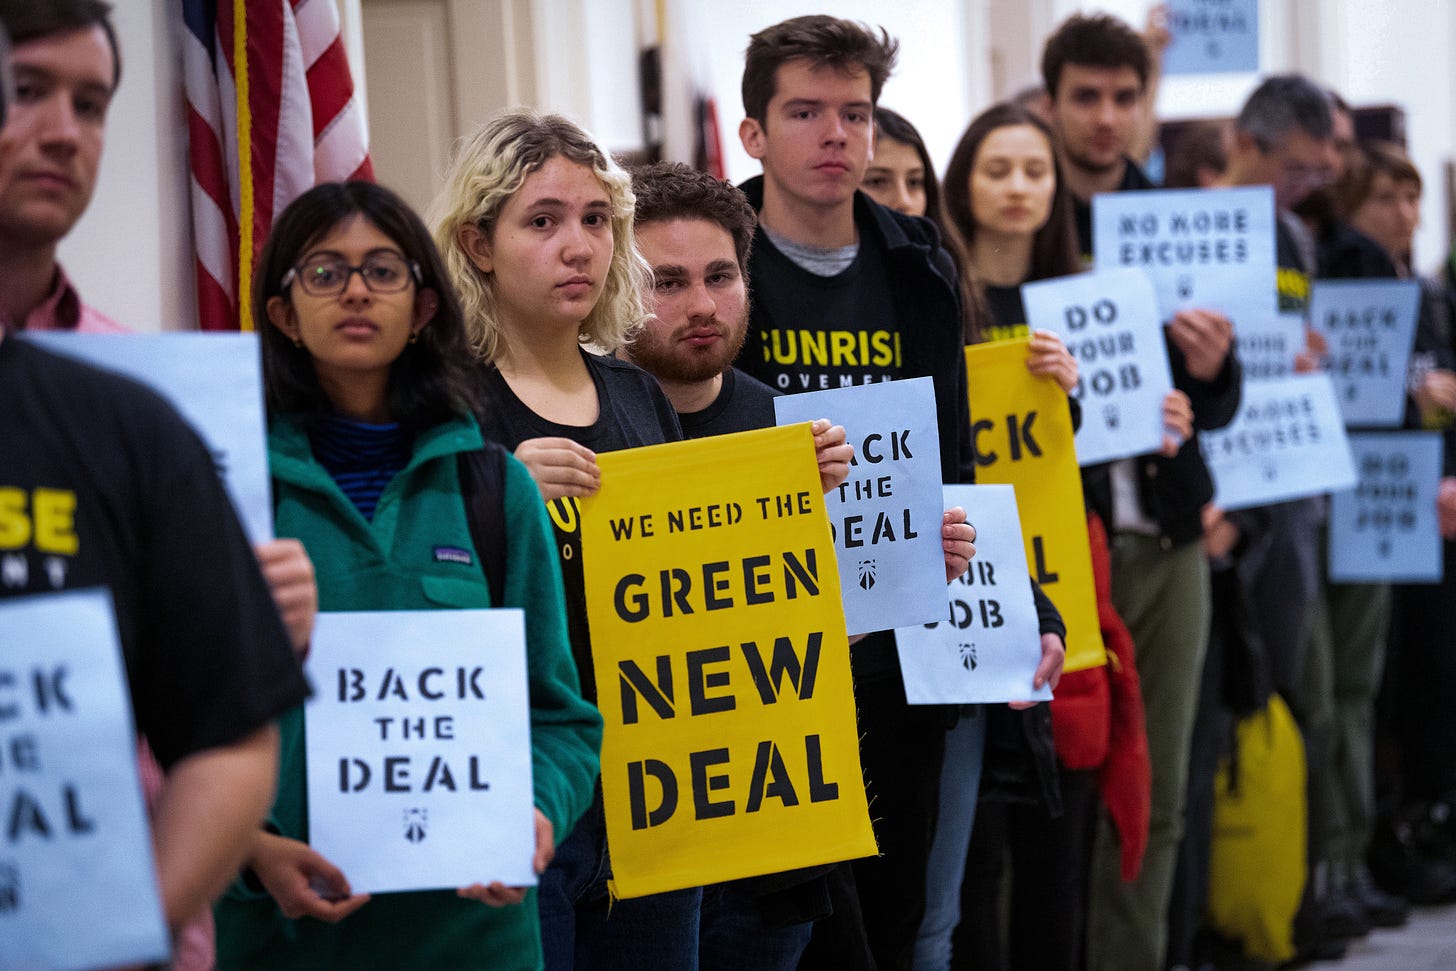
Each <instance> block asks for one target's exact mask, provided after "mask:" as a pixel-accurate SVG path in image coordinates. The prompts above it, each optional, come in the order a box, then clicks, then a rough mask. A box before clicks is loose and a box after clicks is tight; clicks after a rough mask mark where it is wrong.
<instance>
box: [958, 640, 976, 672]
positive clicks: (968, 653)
mask: <svg viewBox="0 0 1456 971" xmlns="http://www.w3.org/2000/svg"><path fill="white" fill-rule="evenodd" d="M960 647H961V667H963V668H965V669H966V670H967V671H974V670H976V665H977V663H979V662H978V661H977V660H976V645H974V644H962V645H961V646H960Z"/></svg>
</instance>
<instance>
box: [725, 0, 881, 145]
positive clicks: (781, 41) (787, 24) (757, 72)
mask: <svg viewBox="0 0 1456 971" xmlns="http://www.w3.org/2000/svg"><path fill="white" fill-rule="evenodd" d="M899 53H900V42H899V41H897V40H895V38H893V37H891V36H890V34H889V32H888V31H886V30H885V28H883V27H881V28H880V29H879V33H878V34H876V33H875V30H874V28H872V27H870V26H869V25H868V24H862V23H859V22H858V21H854V20H841V19H840V18H838V17H829V16H825V15H824V14H814V15H812V16H808V17H794V18H793V19H791V20H785V21H784V22H783V23H778V24H774V25H773V26H772V27H765V28H764V29H763V30H760V31H759V32H758V33H756V34H754V35H753V36H752V37H751V38H749V41H748V52H747V54H746V55H745V57H744V63H743V113H744V114H746V115H747V116H748V117H750V118H752V119H753V120H755V121H757V122H758V123H759V124H763V120H764V114H765V112H767V111H768V103H769V101H771V100H772V99H773V96H774V89H775V86H776V83H777V75H778V70H779V67H780V66H782V65H784V64H787V63H788V62H789V61H798V60H804V61H808V62H809V63H810V64H812V65H814V66H815V67H833V68H836V69H838V70H840V71H842V72H844V73H845V74H852V73H855V72H856V71H860V70H862V71H864V72H865V73H866V74H868V75H869V76H870V103H871V104H873V103H875V102H878V101H879V100H880V91H881V89H883V88H884V86H885V80H886V79H887V78H889V76H890V72H891V71H892V70H894V68H895V58H896V56H897V55H898V54H899Z"/></svg>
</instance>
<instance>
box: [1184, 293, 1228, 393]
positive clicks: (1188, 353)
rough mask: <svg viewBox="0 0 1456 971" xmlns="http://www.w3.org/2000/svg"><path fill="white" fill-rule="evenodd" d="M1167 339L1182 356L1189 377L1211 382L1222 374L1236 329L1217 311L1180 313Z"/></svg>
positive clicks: (1187, 311) (1186, 311)
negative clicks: (1219, 373)
mask: <svg viewBox="0 0 1456 971" xmlns="http://www.w3.org/2000/svg"><path fill="white" fill-rule="evenodd" d="M1168 337H1169V339H1171V340H1172V341H1173V344H1174V346H1175V347H1177V348H1178V350H1180V351H1182V352H1183V361H1184V364H1185V365H1186V366H1187V368H1188V373H1189V374H1190V375H1192V376H1193V377H1195V378H1197V379H1198V380H1200V381H1212V380H1213V379H1214V378H1216V377H1218V372H1220V371H1222V370H1223V362H1224V359H1225V358H1227V357H1228V352H1229V346H1230V345H1232V344H1233V337H1234V327H1233V324H1231V323H1230V322H1229V319H1228V318H1227V317H1225V316H1224V315H1223V314H1221V313H1219V312H1218V311H1216V310H1180V311H1178V312H1177V313H1176V314H1174V315H1173V321H1172V323H1170V324H1169V325H1168Z"/></svg>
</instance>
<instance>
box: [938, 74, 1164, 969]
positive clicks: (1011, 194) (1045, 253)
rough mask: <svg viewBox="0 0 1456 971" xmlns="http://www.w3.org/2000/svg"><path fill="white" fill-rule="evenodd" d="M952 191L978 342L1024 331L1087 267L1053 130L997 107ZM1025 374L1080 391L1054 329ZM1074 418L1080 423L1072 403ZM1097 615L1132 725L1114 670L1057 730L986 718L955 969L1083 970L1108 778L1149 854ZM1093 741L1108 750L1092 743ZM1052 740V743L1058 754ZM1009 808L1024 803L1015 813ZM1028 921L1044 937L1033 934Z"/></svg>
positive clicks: (1059, 709) (1069, 704)
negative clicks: (1094, 853) (1090, 882)
mask: <svg viewBox="0 0 1456 971" xmlns="http://www.w3.org/2000/svg"><path fill="white" fill-rule="evenodd" d="M944 196H945V200H946V202H945V206H946V214H947V220H948V222H949V224H950V226H951V232H952V234H953V238H954V239H955V240H956V241H957V243H958V245H959V246H960V248H961V249H962V251H963V261H964V265H965V266H966V268H967V275H968V279H969V281H970V282H971V284H972V287H973V292H972V294H971V298H972V299H975V300H978V301H980V302H983V303H984V305H986V306H987V307H988V308H989V314H988V318H989V319H988V322H987V324H986V325H985V326H984V327H983V329H982V334H981V335H979V336H980V339H982V340H998V339H1009V338H1013V337H1019V336H1025V335H1027V334H1028V332H1029V329H1028V325H1027V321H1026V313H1025V308H1024V306H1023V305H1022V301H1021V293H1020V286H1021V284H1023V283H1026V282H1031V281H1034V280H1042V279H1052V278H1055V277H1058V276H1065V275H1068V274H1072V273H1076V272H1079V271H1080V269H1081V264H1080V261H1079V260H1078V258H1077V254H1076V250H1075V248H1074V245H1073V243H1074V240H1075V237H1074V236H1073V234H1072V216H1071V201H1070V197H1069V195H1068V193H1067V189H1066V187H1065V185H1064V183H1063V182H1062V180H1061V179H1060V177H1059V165H1058V162H1057V158H1056V153H1055V149H1054V146H1053V140H1052V135H1051V132H1050V130H1049V129H1048V128H1047V126H1046V124H1045V123H1044V122H1042V121H1041V120H1040V119H1039V118H1037V117H1036V116H1035V115H1033V114H1032V113H1030V112H1028V111H1027V110H1025V109H1024V108H1021V107H1018V106H1016V105H1013V104H1010V103H1003V104H998V105H993V106H992V107H990V108H988V109H987V110H986V111H984V112H982V113H981V114H980V115H978V116H977V117H976V118H975V119H973V120H972V121H971V123H970V125H969V126H968V127H967V129H966V131H965V133H964V134H963V135H962V137H961V140H960V142H959V143H958V144H957V146H956V149H955V151H954V153H953V154H952V157H951V161H950V163H949V165H948V166H947V167H946V181H945V186H944ZM1027 366H1028V368H1029V369H1030V370H1031V371H1032V372H1033V373H1038V374H1043V375H1045V376H1047V377H1050V378H1052V379H1054V380H1056V381H1057V382H1058V384H1059V385H1060V386H1061V388H1062V389H1063V390H1064V391H1066V392H1068V393H1070V392H1071V391H1072V390H1073V389H1074V388H1075V387H1076V383H1077V365H1076V361H1075V359H1073V358H1072V357H1071V355H1070V354H1069V353H1068V352H1067V350H1066V348H1065V346H1064V345H1063V344H1062V342H1061V340H1060V339H1059V338H1057V337H1056V336H1055V335H1054V334H1052V333H1050V332H1047V331H1037V332H1035V333H1033V334H1032V342H1031V348H1030V351H1029V355H1028V359H1027ZM1166 409H1168V413H1167V414H1165V420H1166V421H1168V422H1169V423H1170V425H1172V424H1174V423H1176V422H1177V421H1180V420H1181V421H1183V422H1184V425H1185V427H1184V428H1183V429H1182V430H1181V431H1180V432H1179V434H1183V435H1186V434H1188V433H1189V432H1190V431H1191V429H1190V428H1187V427H1186V422H1187V420H1188V418H1189V417H1190V412H1189V409H1188V407H1187V400H1186V398H1184V397H1183V396H1182V394H1181V392H1174V393H1173V394H1172V395H1170V396H1169V400H1168V402H1167V403H1166ZM1073 411H1074V415H1076V416H1077V417H1080V409H1079V408H1078V407H1076V406H1075V402H1074V407H1073ZM1089 530H1091V534H1092V538H1093V539H1094V541H1095V540H1096V539H1097V538H1098V537H1099V536H1104V537H1105V532H1104V531H1103V530H1102V527H1101V525H1100V520H1098V519H1097V517H1096V516H1095V514H1093V515H1091V516H1089ZM1096 545H1097V544H1096V543H1095V542H1094V547H1096ZM1097 548H1099V549H1100V550H1101V553H1102V555H1101V557H1100V558H1098V559H1096V560H1094V573H1096V574H1097V576H1098V579H1099V586H1101V587H1103V588H1104V590H1105V587H1106V585H1107V562H1106V543H1105V539H1104V541H1103V542H1102V543H1101V545H1100V547H1097ZM1104 608H1105V609H1104ZM1099 613H1100V615H1101V616H1102V617H1103V619H1104V620H1105V623H1104V624H1103V626H1104V628H1105V629H1106V638H1105V639H1106V641H1107V643H1108V645H1109V647H1110V648H1111V649H1112V651H1113V652H1114V653H1115V654H1118V655H1119V656H1118V662H1119V664H1120V668H1121V671H1122V672H1123V676H1122V677H1121V678H1120V680H1121V683H1122V684H1121V686H1122V687H1125V688H1129V689H1130V691H1120V692H1119V702H1118V703H1119V704H1122V705H1127V704H1128V703H1129V701H1131V703H1132V709H1133V710H1131V711H1128V712H1125V713H1124V714H1125V715H1126V716H1128V717H1123V718H1118V719H1112V717H1111V715H1112V712H1111V708H1110V706H1109V705H1108V704H1107V700H1108V698H1109V689H1117V688H1118V687H1119V684H1118V681H1119V679H1116V678H1113V677H1112V671H1111V669H1094V670H1090V671H1086V672H1077V673H1074V674H1070V675H1063V678H1062V683H1061V688H1060V690H1059V691H1058V694H1057V697H1056V698H1055V699H1054V700H1053V702H1052V704H1051V705H1050V706H1049V715H1050V721H1049V722H1047V721H1046V716H1047V713H1046V712H1036V711H1032V712H1026V713H1023V714H1022V715H1020V716H1013V715H1012V714H1010V713H1007V712H1002V711H992V712H990V716H991V724H990V726H989V727H988V732H989V737H988V742H987V755H986V759H987V768H986V778H987V784H986V787H985V788H984V789H983V792H982V797H981V808H980V810H979V811H978V813H977V816H978V821H977V824H976V827H975V829H974V831H973V833H972V837H971V844H970V849H969V861H968V863H967V868H966V874H965V879H964V881H963V882H960V883H959V894H958V895H959V904H960V907H959V912H960V914H961V915H962V916H961V922H960V926H959V928H958V929H957V931H956V934H955V938H954V942H955V943H954V963H953V964H952V965H951V966H953V967H975V966H983V965H985V966H998V965H1002V964H1009V966H1011V967H1017V968H1020V967H1028V968H1029V967H1045V968H1057V967H1075V966H1076V965H1077V964H1078V963H1079V962H1080V955H1081V949H1082V915H1083V912H1084V905H1085V899H1084V893H1083V886H1084V885H1085V880H1086V873H1085V864H1084V861H1085V859H1086V838H1087V836H1088V835H1089V834H1090V827H1091V823H1092V821H1093V819H1094V816H1095V809H1096V806H1097V804H1098V799H1097V795H1098V789H1099V786H1098V776H1099V773H1100V774H1102V779H1103V786H1102V790H1103V792H1104V793H1105V797H1106V801H1107V804H1108V805H1109V807H1111V809H1112V811H1113V812H1114V813H1115V815H1116V819H1117V822H1118V826H1119V829H1120V833H1121V836H1122V840H1121V842H1122V845H1123V846H1124V847H1125V848H1126V851H1125V854H1124V860H1127V859H1129V858H1131V859H1133V860H1135V859H1136V858H1137V856H1138V855H1139V854H1140V852H1141V846H1142V843H1143V841H1144V840H1145V838H1146V835H1145V834H1146V826H1147V821H1146V812H1147V809H1146V804H1147V765H1146V743H1145V741H1144V740H1143V737H1142V725H1141V721H1142V715H1141V702H1140V699H1138V698H1137V688H1136V685H1137V681H1136V676H1135V674H1134V671H1135V667H1134V664H1133V658H1132V652H1131V641H1130V639H1129V638H1128V637H1127V634H1126V630H1125V628H1123V626H1122V624H1121V622H1120V621H1119V620H1117V619H1116V612H1115V611H1113V610H1112V609H1111V605H1110V604H1105V605H1104V604H1099ZM1099 681H1100V683H1099ZM1038 717H1039V718H1040V719H1041V721H1040V722H1038V721H1037V719H1038ZM1114 725H1117V726H1123V727H1130V728H1132V729H1134V730H1133V731H1131V732H1130V734H1124V733H1122V732H1121V731H1120V730H1119V733H1118V734H1117V735H1116V736H1115V737H1113V738H1111V739H1110V740H1109V731H1110V729H1111V727H1112V726H1114ZM1094 737H1095V738H1101V739H1104V740H1108V741H1107V744H1106V745H1103V746H1089V745H1088V740H1089V739H1091V738H1094ZM1042 739H1044V740H1045V741H1042V742H1041V744H1036V743H1037V742H1038V741H1039V740H1042ZM1047 742H1054V743H1055V752H1054V751H1053V750H1052V747H1051V746H1050V745H1048V744H1046V743H1047ZM1018 762H1020V763H1023V764H1026V765H1031V766H1033V767H1035V768H1036V769H1038V770H1039V771H1038V772H1037V773H1035V774H1036V775H1037V776H1038V777H1039V778H1041V779H1042V780H1043V783H1042V784H1041V785H1027V784H1025V783H1024V782H1023V783H1021V784H1019V785H1008V783H1007V781H1006V780H1007V779H1008V778H1011V779H1014V778H1015V773H1014V771H1013V769H1014V767H1015V766H1016V765H1017V763H1018ZM1139 766H1141V767H1140V768H1139ZM1104 769H1105V770H1106V771H1105V772H1104V771H1103V770H1104ZM1023 772H1024V770H1023ZM1048 778H1052V779H1054V780H1055V785H1054V786H1048V785H1046V784H1045V780H1046V779H1048ZM1139 793H1140V795H1139ZM1012 803H1029V805H1024V806H1023V805H1018V806H1016V807H1015V808H1014V809H1013V808H1012V805H1011V804H1012ZM1138 806H1141V807H1142V808H1141V810H1139V809H1137V808H1136V807H1138ZM1008 849H1009V851H1010V858H1011V862H1012V867H1013V871H1012V874H1013V875H1012V883H1011V886H1012V888H1013V893H1012V898H1011V903H1010V909H1009V913H1010V924H1009V928H1005V929H1003V927H1002V921H1001V920H1000V919H999V914H1000V913H1001V907H1000V905H999V899H998V898H999V887H1000V884H1001V880H1000V873H1001V869H1002V857H1003V854H1005V852H1006V851H1007V850H1008ZM1132 866H1133V868H1135V863H1134V864H1132ZM1032 925H1035V926H1036V928H1037V930H1036V931H1035V932H1034V933H1028V928H1029V927H1030V926H1032Z"/></svg>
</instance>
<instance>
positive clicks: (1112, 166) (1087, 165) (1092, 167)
mask: <svg viewBox="0 0 1456 971" xmlns="http://www.w3.org/2000/svg"><path fill="white" fill-rule="evenodd" d="M1063 151H1064V152H1065V153H1066V155H1067V161H1068V162H1070V163H1072V165H1074V166H1076V167H1077V168H1079V169H1081V170H1082V171H1083V172H1090V173H1092V174H1093V175H1106V174H1107V173H1109V172H1113V171H1116V170H1117V169H1119V168H1121V167H1122V165H1123V163H1124V161H1125V159H1126V156H1125V155H1124V154H1123V153H1121V152H1119V153H1118V155H1117V157H1116V158H1115V159H1113V160H1112V161H1111V162H1099V161H1097V160H1096V159H1091V158H1088V157H1087V156H1086V155H1083V154H1082V153H1080V152H1074V151H1072V150H1071V149H1070V148H1064V149H1063Z"/></svg>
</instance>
